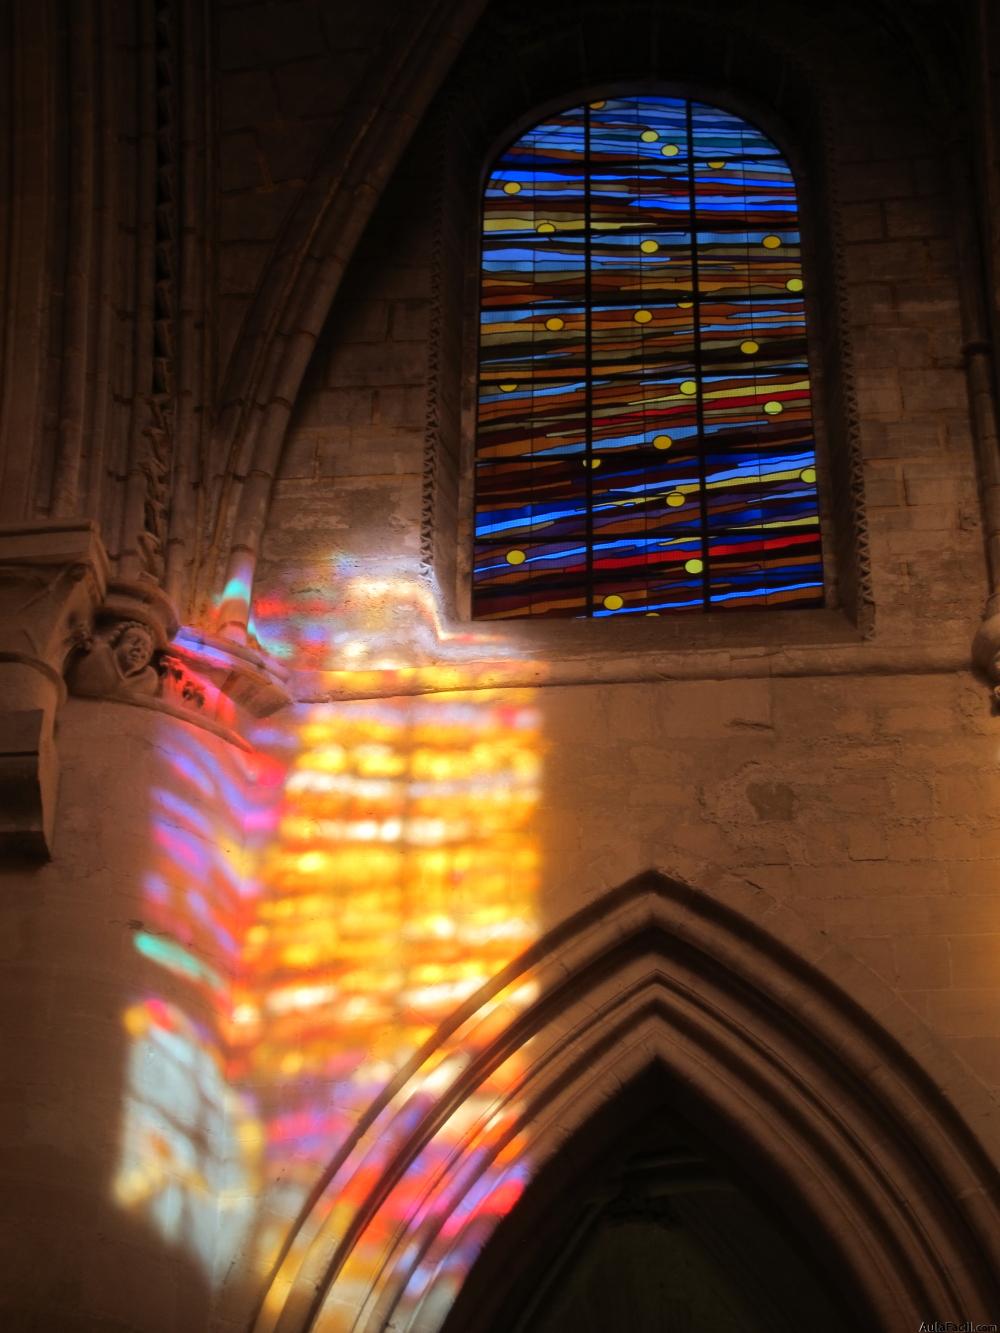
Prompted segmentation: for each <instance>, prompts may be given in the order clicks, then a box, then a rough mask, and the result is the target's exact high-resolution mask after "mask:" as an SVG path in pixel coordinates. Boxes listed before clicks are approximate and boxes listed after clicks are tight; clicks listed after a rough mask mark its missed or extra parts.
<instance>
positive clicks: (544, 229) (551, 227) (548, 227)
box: [535, 222, 556, 236]
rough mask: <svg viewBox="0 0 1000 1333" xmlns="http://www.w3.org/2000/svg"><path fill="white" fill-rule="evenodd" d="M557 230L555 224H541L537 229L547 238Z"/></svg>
mask: <svg viewBox="0 0 1000 1333" xmlns="http://www.w3.org/2000/svg"><path fill="white" fill-rule="evenodd" d="M555 229H556V228H555V223H553V222H539V224H538V226H537V227H536V228H535V231H539V232H541V233H542V235H543V236H545V235H548V233H549V232H553V231H555Z"/></svg>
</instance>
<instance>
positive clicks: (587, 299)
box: [583, 102, 594, 617]
mask: <svg viewBox="0 0 1000 1333" xmlns="http://www.w3.org/2000/svg"><path fill="white" fill-rule="evenodd" d="M590 211H591V210H590V103H589V102H586V103H584V108H583V300H584V315H583V329H584V334H583V347H584V352H583V359H584V376H585V379H584V385H585V387H584V429H585V430H586V432H587V434H586V455H585V461H586V466H587V615H588V616H590V617H592V616H593V614H594V365H593V356H594V342H593V317H594V316H593V310H592V308H591V276H590V261H591V233H590Z"/></svg>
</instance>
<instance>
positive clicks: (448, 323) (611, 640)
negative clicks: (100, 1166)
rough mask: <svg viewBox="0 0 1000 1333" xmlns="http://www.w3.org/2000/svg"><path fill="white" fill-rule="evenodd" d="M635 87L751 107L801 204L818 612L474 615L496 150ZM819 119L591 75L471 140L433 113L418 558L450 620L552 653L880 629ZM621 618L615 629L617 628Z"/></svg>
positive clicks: (835, 218) (683, 85) (669, 83)
mask: <svg viewBox="0 0 1000 1333" xmlns="http://www.w3.org/2000/svg"><path fill="white" fill-rule="evenodd" d="M632 93H647V94H649V93H654V94H659V95H666V96H676V97H686V98H692V99H694V100H697V101H701V102H705V103H709V104H712V105H715V106H718V107H720V108H721V109H723V110H726V111H730V112H733V113H735V114H736V115H739V116H742V117H744V118H745V119H746V120H748V121H749V122H750V123H751V124H753V125H755V126H757V127H759V128H760V129H761V131H762V132H763V133H764V134H766V135H767V136H768V137H769V138H770V139H772V141H773V142H774V143H775V144H776V146H777V147H778V149H779V150H780V152H781V153H782V155H783V156H784V157H785V160H786V161H787V162H788V164H789V166H790V167H791V170H792V173H793V175H794V178H795V183H796V190H797V195H798V202H799V213H800V231H801V237H802V269H803V273H804V275H805V278H806V331H807V350H808V356H809V370H810V376H811V380H812V384H813V414H814V424H815V433H816V459H817V473H818V480H819V496H820V523H821V531H822V549H823V565H824V589H825V602H826V604H825V605H824V606H823V607H821V608H803V609H785V608H781V609H778V608H775V609H773V610H768V609H757V610H752V611H709V612H704V613H701V614H698V615H678V616H661V617H656V618H655V619H652V620H650V619H647V618H645V617H635V618H633V617H626V618H622V617H606V618H602V617H598V618H592V619H587V618H579V619H577V618H566V619H558V618H553V619H547V618H539V619H537V620H532V618H530V617H524V618H511V619H507V620H478V619H473V617H472V614H471V602H472V587H471V584H472V560H471V552H472V531H473V523H474V485H473V482H474V452H475V436H476V426H477V418H478V359H479V357H478V352H479V349H478V340H479V310H480V249H481V208H482V195H483V189H484V187H485V183H486V180H487V178H488V176H489V173H490V171H491V170H492V167H493V164H494V162H495V159H496V157H497V156H498V154H499V152H500V151H502V149H503V148H504V146H506V145H507V144H509V143H510V142H512V140H513V139H515V138H516V137H517V136H518V135H519V134H521V133H523V132H524V131H525V130H527V129H529V128H530V127H531V126H532V125H533V124H537V123H539V122H540V121H541V120H543V119H544V118H545V117H546V116H547V115H551V114H552V113H553V112H556V111H558V110H560V109H562V108H565V107H567V106H572V105H577V104H578V103H580V102H584V101H590V100H598V99H599V98H606V97H615V96H624V95H628V94H632ZM825 122H826V117H825V116H823V115H822V113H821V110H820V114H819V116H817V117H814V118H813V121H812V123H811V125H810V127H809V131H808V132H806V133H801V134H797V133H795V132H793V131H792V130H791V128H790V127H789V125H788V122H787V119H782V118H781V117H779V116H778V115H777V114H776V113H775V112H774V111H773V110H772V109H771V108H769V107H767V106H766V105H763V104H762V103H761V102H760V101H758V100H756V99H752V98H747V97H745V96H742V95H741V94H740V93H738V92H736V91H734V90H733V89H731V88H727V87H725V86H724V85H721V84H713V83H708V82H705V81H697V82H694V81H693V82H690V83H687V82H681V81H678V80H676V79H648V78H647V79H625V80H621V81H617V82H616V81H608V80H602V81H600V82H594V83H583V84H579V85H576V86H574V87H573V88H571V89H567V90H565V91H562V92H560V93H559V95H558V96H555V97H552V98H550V99H547V100H546V101H543V102H536V103H534V104H533V105H532V107H531V108H530V109H528V110H525V111H522V113H521V114H520V115H518V116H516V117H515V118H514V119H513V120H510V121H508V123H507V124H506V125H505V126H503V128H502V130H500V132H496V131H494V132H493V133H492V135H490V137H489V140H488V142H486V143H485V144H484V142H483V141H482V140H480V142H479V143H478V144H476V143H474V142H473V141H472V138H471V136H470V135H469V134H468V133H467V131H466V130H465V129H464V124H465V115H464V110H463V108H462V105H461V101H460V99H457V98H455V99H452V100H451V101H450V102H446V103H445V104H444V105H443V106H441V107H440V108H439V110H438V114H437V116H436V118H435V123H434V126H433V131H432V137H433V140H434V144H435V147H436V152H435V154H434V156H435V159H436V172H435V175H436V178H437V186H438V189H437V200H436V207H435V210H434V217H433V253H432V320H431V334H430V344H431V345H430V349H429V362H428V409H427V423H426V431H425V459H424V495H423V507H422V525H421V556H422V569H423V572H424V573H425V575H426V576H427V577H429V578H432V579H433V580H434V581H435V583H436V584H437V587H438V590H439V593H440V596H441V599H442V603H443V606H444V610H445V614H446V616H447V618H448V620H449V621H451V622H452V623H457V624H459V625H461V626H463V627H467V628H469V629H480V630H482V631H483V632H486V633H488V634H489V635H490V637H495V636H496V635H500V636H504V635H507V636H510V637H512V638H515V639H516V640H517V643H518V645H519V646H520V647H522V648H524V649H526V650H528V651H531V650H532V649H534V650H536V651H541V652H546V653H550V654H552V655H553V656H554V657H563V656H567V655H569V656H572V655H575V654H576V653H578V652H581V651H598V652H601V651H614V652H615V653H622V652H626V653H628V652H635V653H639V654H643V653H645V652H663V651H683V650H685V649H702V650H706V649H707V650H711V649H713V648H733V647H736V648H739V647H745V648H747V649H752V648H753V647H754V646H761V647H767V646H772V645H774V644H775V643H780V644H782V645H783V646H789V645H793V644H801V645H813V644H817V645H819V644H823V643H830V644H837V643H858V642H860V641H863V640H866V639H870V638H871V637H872V635H873V633H874V604H873V598H872V585H871V566H870V555H869V542H868V532H867V523H866V517H865V511H864V481H863V465H862V457H861V446H860V429H859V418H858V409H857V400H856V396H855V391H854V374H853V362H852V357H851V351H850V342H849V328H848V311H847V303H846V296H845V292H846V282H845V274H844V246H843V240H842V236H841V231H840V210H839V207H838V206H837V189H836V182H835V180H834V179H833V176H832V170H831V167H832V154H831V153H830V151H829V145H828V143H827V137H826V134H825V133H824V127H825ZM609 627H613V628H609Z"/></svg>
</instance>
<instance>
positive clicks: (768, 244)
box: [761, 235, 781, 250]
mask: <svg viewBox="0 0 1000 1333" xmlns="http://www.w3.org/2000/svg"><path fill="white" fill-rule="evenodd" d="M780 244H781V237H780V236H773V235H772V236H765V237H764V239H763V240H762V241H761V245H762V246H763V247H764V249H765V250H777V248H778V246H779V245H780Z"/></svg>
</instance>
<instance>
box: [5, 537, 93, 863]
mask: <svg viewBox="0 0 1000 1333" xmlns="http://www.w3.org/2000/svg"><path fill="white" fill-rule="evenodd" d="M107 578H108V557H107V555H106V554H105V551H104V547H103V546H102V544H101V540H100V537H99V536H98V534H97V528H96V526H95V525H94V524H93V523H90V522H81V521H70V520H67V521H65V522H58V521H56V522H52V521H46V522H41V523H18V524H8V525H4V526H2V527H0V852H13V853H19V854H21V855H28V856H32V857H40V858H45V859H47V858H48V857H49V856H50V855H51V850H52V828H53V819H54V814H55V799H56V785H57V781H58V762H57V756H56V750H55V743H54V730H55V720H56V713H57V711H58V709H59V707H60V705H61V704H62V702H63V700H64V699H65V697H66V686H65V684H64V682H63V666H64V664H65V661H66V658H67V655H68V654H69V653H70V651H71V650H72V648H73V647H74V645H75V644H76V643H77V642H79V640H80V639H81V638H82V637H83V636H85V635H86V634H87V632H88V630H89V626H90V623H91V620H92V618H93V614H94V610H95V608H96V607H97V606H99V605H100V603H101V601H102V600H103V598H104V595H105V591H106V588H107Z"/></svg>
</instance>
